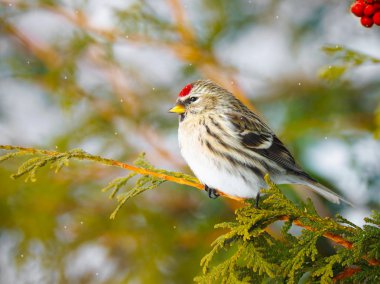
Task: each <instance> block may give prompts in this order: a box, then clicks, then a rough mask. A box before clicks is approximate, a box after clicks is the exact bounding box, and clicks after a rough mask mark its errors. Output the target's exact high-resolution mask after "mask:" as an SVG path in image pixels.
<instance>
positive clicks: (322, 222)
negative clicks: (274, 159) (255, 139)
mask: <svg viewBox="0 0 380 284" xmlns="http://www.w3.org/2000/svg"><path fill="white" fill-rule="evenodd" d="M266 181H267V183H268V185H269V189H267V190H263V191H264V192H265V193H266V194H265V195H264V197H263V198H262V200H261V202H260V206H259V207H260V208H255V207H254V206H253V203H252V204H251V205H247V206H245V207H243V208H240V209H238V210H237V211H236V213H235V214H236V221H235V222H229V223H223V224H219V225H216V227H218V228H224V229H228V230H229V231H228V232H227V233H225V234H224V235H222V236H220V237H219V238H218V239H217V240H216V241H215V242H214V243H213V244H212V246H213V248H212V250H211V252H210V253H209V254H208V255H206V256H205V257H204V258H203V260H202V262H201V265H202V266H203V274H204V275H202V276H200V277H197V278H196V279H195V280H196V281H197V282H201V283H212V282H218V280H223V279H224V278H225V279H230V280H231V281H232V280H233V281H234V282H237V283H262V282H265V283H272V282H273V281H274V280H276V281H277V282H280V283H281V282H286V283H298V282H299V281H300V279H301V278H305V277H306V279H307V278H312V279H308V280H310V281H309V282H313V281H312V280H314V281H316V280H318V282H320V283H331V282H332V281H335V278H334V275H335V277H336V278H337V279H345V278H348V277H351V278H350V279H349V281H351V280H352V281H354V282H355V281H357V282H358V283H362V282H368V283H370V282H371V280H375V279H377V278H376V277H380V269H379V265H380V262H379V260H378V256H379V255H380V242H379V239H380V227H379V226H378V224H379V223H380V214H378V213H377V212H374V213H373V215H372V216H371V218H366V219H365V220H366V222H367V224H374V225H375V226H373V225H365V226H364V227H363V228H360V227H358V226H356V225H354V224H352V223H351V222H349V221H346V220H345V219H344V218H342V217H337V218H336V219H332V218H322V217H320V216H319V215H318V214H317V212H316V211H315V208H314V207H313V205H312V203H311V202H307V203H306V204H303V205H301V206H300V205H296V204H294V203H292V202H291V201H289V200H288V199H287V198H286V197H285V196H284V195H283V194H282V193H281V191H280V190H279V189H278V188H277V187H276V186H275V185H274V184H273V183H272V182H271V181H270V180H269V178H268V176H267V177H266ZM279 220H281V221H285V224H284V225H283V228H282V230H281V234H282V236H283V238H281V239H278V238H273V237H272V236H271V235H269V234H268V233H267V231H266V229H267V227H268V226H269V225H271V224H273V223H275V222H277V221H279ZM292 224H293V225H296V226H299V227H302V228H304V229H305V230H302V231H301V233H300V235H299V236H293V235H292V234H290V233H288V231H289V230H290V228H291V225H292ZM344 224H346V225H348V226H346V225H344ZM322 236H323V237H325V238H328V239H330V240H332V241H334V243H337V244H339V245H341V247H339V246H338V247H335V250H336V251H335V253H334V254H331V255H329V256H323V254H322V253H321V252H320V250H319V248H318V246H317V242H318V240H319V239H320V238H321V237H322ZM224 251H227V254H228V255H229V258H228V259H226V260H224V261H222V263H219V264H218V263H216V264H214V265H213V266H212V265H211V264H212V263H213V262H214V261H215V260H216V259H220V257H219V258H216V256H217V255H220V254H222V253H223V252H224ZM246 256H248V257H246ZM352 267H355V269H354V270H352ZM356 267H357V268H358V269H356ZM259 268H260V269H259ZM276 281H275V282H276Z"/></svg>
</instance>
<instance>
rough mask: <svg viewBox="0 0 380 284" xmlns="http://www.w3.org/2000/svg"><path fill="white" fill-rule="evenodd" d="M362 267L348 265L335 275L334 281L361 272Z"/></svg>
mask: <svg viewBox="0 0 380 284" xmlns="http://www.w3.org/2000/svg"><path fill="white" fill-rule="evenodd" d="M361 270H362V269H361V268H360V267H346V268H345V269H344V270H343V271H342V272H341V273H339V274H337V275H336V276H334V278H333V281H334V283H335V282H336V281H338V280H343V279H346V278H349V277H351V276H352V275H354V274H355V273H358V272H360V271H361Z"/></svg>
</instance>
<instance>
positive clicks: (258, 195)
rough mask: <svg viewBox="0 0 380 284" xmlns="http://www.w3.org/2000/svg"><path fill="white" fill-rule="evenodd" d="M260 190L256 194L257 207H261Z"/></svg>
mask: <svg viewBox="0 0 380 284" xmlns="http://www.w3.org/2000/svg"><path fill="white" fill-rule="evenodd" d="M259 201H260V191H259V192H258V193H257V195H256V201H255V208H256V209H259Z"/></svg>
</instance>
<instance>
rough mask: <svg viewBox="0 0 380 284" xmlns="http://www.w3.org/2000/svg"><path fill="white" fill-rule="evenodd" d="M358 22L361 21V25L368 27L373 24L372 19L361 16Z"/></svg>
mask: <svg viewBox="0 0 380 284" xmlns="http://www.w3.org/2000/svg"><path fill="white" fill-rule="evenodd" d="M360 22H361V23H362V25H363V26H365V27H366V28H370V27H372V25H373V20H372V18H370V17H363V18H361V19H360Z"/></svg>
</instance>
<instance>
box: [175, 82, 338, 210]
mask: <svg viewBox="0 0 380 284" xmlns="http://www.w3.org/2000/svg"><path fill="white" fill-rule="evenodd" d="M170 112H173V113H177V114H179V127H178V140H179V146H180V149H181V154H182V156H183V157H184V159H185V160H186V162H187V163H188V165H189V166H190V168H191V170H192V171H193V172H194V174H195V175H196V176H197V178H198V179H199V180H200V181H201V182H202V183H203V184H204V185H205V190H206V191H207V192H208V194H209V196H210V197H212V198H215V197H217V196H218V194H217V191H221V192H223V193H225V194H228V195H231V196H236V197H240V198H253V197H255V196H257V200H258V197H259V190H260V188H266V187H267V184H266V182H265V180H264V176H265V175H266V174H267V173H268V174H269V175H270V178H271V179H272V181H273V182H275V183H277V184H284V183H286V184H302V185H306V186H308V187H310V188H311V189H312V190H314V191H315V192H317V193H319V194H320V195H322V196H324V197H325V198H327V199H328V200H330V201H331V202H334V203H339V202H340V200H343V201H345V200H344V199H343V198H341V197H340V196H338V195H337V194H335V193H334V192H332V191H331V190H330V189H328V188H327V187H325V186H323V185H321V184H320V183H318V182H317V181H316V180H315V179H313V178H312V177H310V176H309V175H308V174H307V173H305V172H304V171H303V170H302V169H301V168H300V167H299V166H298V165H297V164H296V162H295V161H294V158H293V157H292V155H291V154H290V152H289V151H288V149H286V148H285V146H284V145H283V144H282V142H281V141H280V140H279V139H278V138H277V136H276V135H275V134H274V133H273V131H272V130H271V129H270V128H269V127H268V126H267V125H266V124H265V123H264V122H262V121H261V119H260V118H259V116H258V115H256V114H255V113H253V112H252V111H251V110H249V109H248V108H247V107H246V106H245V105H244V104H243V103H242V102H241V101H239V100H238V99H237V98H236V97H234V96H233V95H232V94H231V93H230V92H228V91H227V90H225V89H223V88H222V87H220V86H218V85H216V84H215V83H213V82H211V81H209V80H200V81H196V82H194V83H191V84H189V85H187V86H185V87H184V88H183V89H182V91H181V92H180V93H179V95H178V99H177V104H176V105H175V106H174V107H173V108H172V109H170Z"/></svg>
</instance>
